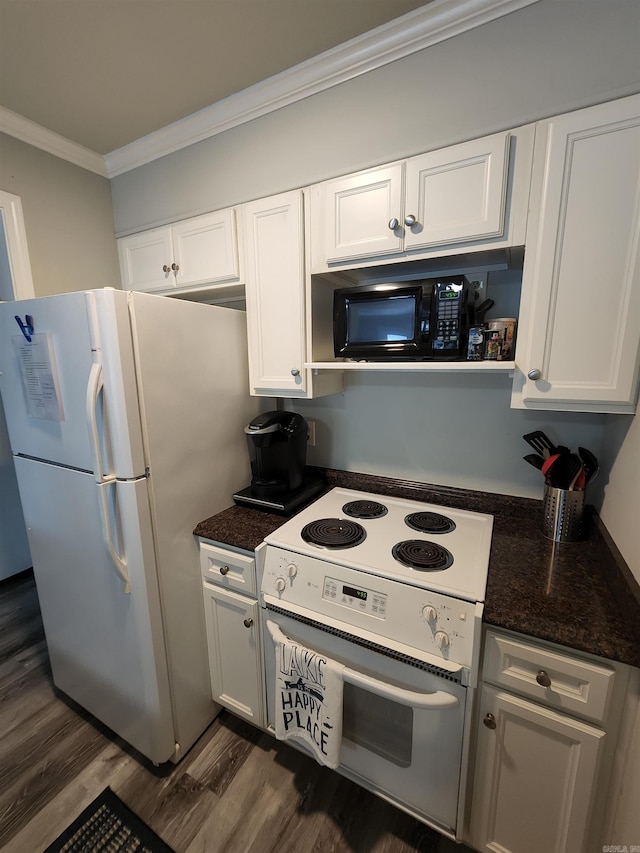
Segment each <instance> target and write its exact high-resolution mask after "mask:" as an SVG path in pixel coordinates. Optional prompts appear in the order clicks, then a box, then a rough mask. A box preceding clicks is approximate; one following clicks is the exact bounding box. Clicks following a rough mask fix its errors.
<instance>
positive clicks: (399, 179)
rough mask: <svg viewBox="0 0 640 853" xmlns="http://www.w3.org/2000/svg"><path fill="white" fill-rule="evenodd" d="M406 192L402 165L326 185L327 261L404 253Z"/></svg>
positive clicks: (374, 170) (364, 173)
mask: <svg viewBox="0 0 640 853" xmlns="http://www.w3.org/2000/svg"><path fill="white" fill-rule="evenodd" d="M402 191H403V166H402V164H401V163H397V164H395V165H392V166H387V167H385V168H383V169H373V170H371V171H367V172H359V173H358V174H356V175H349V176H347V177H345V178H339V179H337V180H335V181H328V182H327V183H326V184H325V185H324V209H325V234H326V256H327V260H328V261H339V260H347V259H351V258H363V257H374V256H376V255H387V254H394V253H398V252H401V251H402V245H403V240H402V235H403V230H402V227H401V225H402V210H403V205H402ZM394 219H395V221H396V222H397V223H398V225H397V226H396V227H395V228H394V227H392V226H393V220H394Z"/></svg>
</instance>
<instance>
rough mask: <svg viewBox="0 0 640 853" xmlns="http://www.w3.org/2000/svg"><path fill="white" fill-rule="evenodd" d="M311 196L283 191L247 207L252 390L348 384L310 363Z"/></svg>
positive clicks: (295, 392)
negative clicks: (308, 234) (307, 235)
mask: <svg viewBox="0 0 640 853" xmlns="http://www.w3.org/2000/svg"><path fill="white" fill-rule="evenodd" d="M305 206H306V205H305V198H304V193H303V191H302V190H293V191H292V192H288V193H281V194H280V195H277V196H272V197H271V198H263V199H260V200H259V201H254V202H250V203H248V204H245V205H243V207H242V225H243V233H244V238H245V239H244V250H245V270H246V285H245V293H246V299H247V332H248V337H249V386H250V393H251V394H255V395H257V396H268V397H274V396H278V397H292V398H295V397H298V398H300V397H314V396H316V397H317V396H321V395H324V394H333V393H335V392H337V391H340V390H341V389H342V384H343V381H342V377H341V376H339V375H336V374H335V373H334V374H333V375H332V374H330V373H329V374H328V375H327V373H326V372H325V373H324V374H320V373H319V372H318V371H314V370H313V369H311V368H309V367H308V366H307V362H308V359H307V344H308V338H307V330H308V329H309V330H310V329H311V309H310V307H309V302H310V300H309V299H308V298H307V292H308V291H307V284H308V282H307V275H306V265H305Z"/></svg>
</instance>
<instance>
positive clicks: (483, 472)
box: [285, 372, 607, 500]
mask: <svg viewBox="0 0 640 853" xmlns="http://www.w3.org/2000/svg"><path fill="white" fill-rule="evenodd" d="M510 401H511V379H510V378H509V376H508V374H505V375H500V374H498V375H489V374H485V375H476V374H464V373H462V374H446V373H445V374H433V373H429V374H426V373H423V374H418V373H396V372H394V373H365V372H362V373H358V372H350V373H347V374H346V376H345V390H344V392H343V393H341V394H333V395H331V396H329V397H322V398H319V399H316V400H299V401H290V400H287V401H285V407H286V408H288V409H292V410H294V411H297V412H299V413H300V414H301V415H303V416H304V417H305V418H313V419H314V420H315V421H316V445H315V447H310V448H309V449H308V461H309V463H310V464H314V465H321V466H327V467H330V468H340V469H344V470H347V471H360V472H362V473H369V474H379V475H381V476H385V477H398V478H404V479H409V480H419V481H422V482H427V483H433V484H438V485H449V486H457V487H460V488H466V489H478V490H483V491H489V492H497V493H499V494H510V495H519V496H522V497H532V498H539V499H541V498H542V491H543V481H542V475H541V474H540V472H539V471H536V470H535V469H534V468H532V467H531V465H528V464H527V463H526V462H524V460H523V458H522V457H523V456H525V455H526V454H527V453H530V452H533V451H532V449H531V448H530V447H529V445H528V444H527V443H526V442H525V441H524V440H523V438H522V436H523V434H525V433H528V432H532V431H533V430H535V429H540V428H541V429H544V431H545V432H547V434H548V435H549V437H550V438H551V439H552V441H556V442H558V443H559V444H566V445H568V446H570V447H572V448H577V447H578V446H579V445H581V446H583V447H588V448H589V449H591V450H593V452H594V453H596V455H600V453H601V450H602V445H603V435H604V429H605V421H606V417H607V416H606V415H599V414H588V415H587V414H582V413H573V412H567V413H561V412H531V411H523V410H520V409H511V408H510ZM600 477H601V478H602V480H606V477H607V472H606V471H603V472H602V473H601V474H600ZM588 499H589V500H591V496H589V498H588Z"/></svg>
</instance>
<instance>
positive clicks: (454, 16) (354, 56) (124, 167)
mask: <svg viewBox="0 0 640 853" xmlns="http://www.w3.org/2000/svg"><path fill="white" fill-rule="evenodd" d="M537 2H539V0H432V2H431V3H428V4H427V5H425V6H422V7H420V8H419V9H415V10H414V11H412V12H408V13H407V14H406V15H402V16H401V17H400V18H396V19H395V20H393V21H390V22H389V23H387V24H384V25H383V26H381V27H377V28H376V29H374V30H371V31H370V32H368V33H365V34H364V35H361V36H358V37H357V38H354V39H351V40H350V41H347V42H345V43H344V44H341V45H339V46H338V47H335V48H333V49H331V50H328V51H325V52H324V53H321V54H320V55H319V56H317V57H313V58H312V59H309V60H306V61H305V62H301V63H299V64H298V65H295V66H294V67H293V68H290V69H288V70H286V71H283V72H281V73H280V74H276V75H274V76H273V77H270V78H268V79H267V80H264V81H262V82H260V83H256V84H255V85H254V86H250V87H249V88H247V89H244V90H243V91H242V92H238V93H237V94H235V95H231V96H229V97H228V98H225V99H223V100H222V101H218V102H217V103H215V104H212V105H211V106H210V107H205V109H202V110H199V111H198V112H196V113H193V114H192V115H190V116H187V117H186V118H184V119H181V120H180V121H177V122H174V123H173V124H169V125H167V126H166V127H163V128H161V129H160V130H158V131H156V132H155V133H150V134H149V135H147V136H143V137H141V138H140V139H138V140H136V141H135V142H132V143H130V144H129V145H125V146H123V147H122V148H117V149H116V150H115V151H111V152H110V153H108V154H106V155H105V162H106V165H107V172H108V174H109V177H115V176H116V175H121V174H122V173H124V172H128V171H130V170H131V169H135V168H137V167H138V166H143V165H144V164H145V163H150V162H152V161H153V160H157V159H158V158H160V157H164V156H165V155H166V154H171V153H173V152H174V151H179V150H180V149H181V148H186V147H187V146H189V145H193V144H194V143H196V142H201V141H202V140H204V139H208V138H209V137H211V136H215V135H216V134H218V133H223V132H224V131H225V130H229V129H230V128H232V127H237V126H238V125H241V124H244V123H245V122H249V121H251V120H252V119H255V118H259V117H260V116H263V115H266V114H267V113H270V112H273V111H274V110H278V109H280V108H281V107H285V106H288V105H289V104H293V103H295V102H296V101H300V100H302V99H303V98H308V97H309V96H310V95H315V94H317V93H318V92H322V91H324V90H326V89H329V88H331V87H332V86H337V85H338V84H339V83H344V82H346V81H347V80H352V79H353V78H354V77H358V76H360V75H361V74H366V73H367V72H368V71H372V70H374V69H376V68H380V67H382V66H384V65H387V64H389V63H390V62H394V61H395V60H397V59H402V58H403V57H406V56H409V55H411V54H413V53H416V52H417V51H419V50H423V49H424V48H426V47H429V46H431V45H433V44H437V43H438V42H441V41H445V40H446V39H449V38H452V37H453V36H456V35H459V34H461V33H464V32H467V31H468V30H472V29H474V28H475V27H479V26H481V25H482V24H486V23H487V22H489V21H493V20H495V19H496V18H500V17H502V16H503V15H507V14H509V13H510V12H514V11H516V10H518V9H521V8H523V7H525V6H530V5H531V4H533V3H537Z"/></svg>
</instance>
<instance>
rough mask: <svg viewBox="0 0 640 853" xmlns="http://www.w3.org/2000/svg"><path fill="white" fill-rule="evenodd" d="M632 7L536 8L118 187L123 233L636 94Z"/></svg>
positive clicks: (571, 2)
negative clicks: (599, 102)
mask: <svg viewBox="0 0 640 853" xmlns="http://www.w3.org/2000/svg"><path fill="white" fill-rule="evenodd" d="M639 43H640V3H639V2H638V0H613V2H605V0H541V2H539V3H535V4H534V5H532V6H529V7H527V8H525V9H522V10H520V11H518V12H514V13H512V14H511V15H507V16H505V17H504V18H501V19H499V20H497V21H494V22H492V23H490V24H486V25H484V26H482V27H479V28H477V29H475V30H473V31H472V32H469V33H466V34H464V35H461V36H457V37H455V38H453V39H450V40H449V41H446V42H443V43H441V44H438V45H435V46H433V47H430V48H427V49H426V50H423V51H421V52H420V53H417V54H414V55H413V56H411V57H409V58H406V59H403V60H398V61H397V62H395V63H393V64H391V65H388V66H386V67H385V68H382V69H379V70H377V71H373V72H370V73H369V74H366V75H363V76H361V77H359V78H357V79H355V80H352V81H349V82H347V83H343V84H341V85H339V86H336V87H334V88H333V89H331V90H328V91H326V92H323V93H321V94H318V95H314V96H312V97H309V98H307V99H306V100H303V101H300V102H299V103H297V104H294V105H291V106H288V107H284V108H282V109H281V110H279V111H277V112H275V113H272V114H270V115H267V116H264V117H262V118H259V119H255V120H254V121H252V122H250V123H248V124H246V125H244V126H242V127H238V128H234V129H233V130H230V131H227V132H225V133H222V134H219V135H217V136H215V137H212V138H210V139H208V140H205V141H203V142H200V143H198V144H196V145H193V146H191V147H189V148H187V149H183V150H182V151H178V152H176V153H174V154H171V155H169V156H167V157H164V158H161V159H160V160H156V161H154V162H152V163H149V164H147V165H145V166H142V167H140V168H138V169H135V170H133V171H131V172H128V173H126V174H124V175H120V176H118V177H116V178H114V179H113V181H112V193H113V204H114V216H115V224H116V232H117V233H118V234H122V233H127V232H130V231H132V230H141V229H143V228H145V227H147V226H149V225H152V224H158V223H161V222H168V221H170V220H172V219H179V218H180V217H184V216H189V215H191V214H194V213H200V212H203V211H206V210H215V209H219V208H222V207H226V206H228V205H231V204H236V203H238V202H241V201H248V200H250V199H253V198H261V197H263V196H268V195H271V194H273V193H277V192H281V191H283V190H287V189H292V188H295V187H300V186H305V185H307V184H311V183H314V182H316V181H319V180H323V179H325V178H327V177H332V176H335V175H340V174H345V173H347V172H351V171H355V170H357V169H360V168H365V167H367V166H371V165H375V164H377V163H383V162H388V161H391V160H395V159H398V158H401V157H404V156H407V155H411V154H417V153H420V152H423V151H428V150H430V149H433V148H438V147H441V146H445V145H449V144H452V143H455V142H459V141H460V140H463V139H469V138H473V137H477V136H482V135H483V134H486V133H491V132H493V131H497V130H500V129H505V128H509V127H516V126H518V125H520V124H526V123H527V122H529V121H533V120H535V119H538V118H542V117H545V116H549V115H554V114H556V113H561V112H566V111H567V110H570V109H575V108H577V107H581V106H586V105H588V104H592V103H597V102H598V101H604V100H609V99H611V98H614V97H618V96H622V95H626V94H631V93H632V92H634V91H638V90H640V61H639V60H638V44H639Z"/></svg>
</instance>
